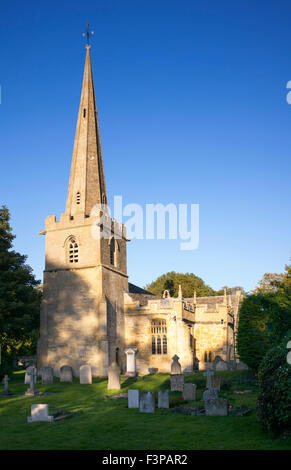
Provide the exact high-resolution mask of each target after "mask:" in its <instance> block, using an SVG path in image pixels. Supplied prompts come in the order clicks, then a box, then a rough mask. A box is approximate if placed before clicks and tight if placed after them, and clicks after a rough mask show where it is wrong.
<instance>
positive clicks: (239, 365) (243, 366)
mask: <svg viewBox="0 0 291 470" xmlns="http://www.w3.org/2000/svg"><path fill="white" fill-rule="evenodd" d="M236 368H237V370H248V366H247V365H246V364H245V363H244V362H242V361H239V362H237V364H236Z"/></svg>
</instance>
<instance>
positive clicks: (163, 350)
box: [150, 319, 168, 354]
mask: <svg viewBox="0 0 291 470" xmlns="http://www.w3.org/2000/svg"><path fill="white" fill-rule="evenodd" d="M150 333H151V338H152V354H167V353H168V351H167V322H166V320H161V319H155V320H152V321H151V329H150Z"/></svg>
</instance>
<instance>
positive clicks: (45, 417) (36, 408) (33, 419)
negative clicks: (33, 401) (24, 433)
mask: <svg viewBox="0 0 291 470" xmlns="http://www.w3.org/2000/svg"><path fill="white" fill-rule="evenodd" d="M53 420H54V417H53V416H49V414H48V405H40V404H38V405H31V416H28V418H27V422H28V423H38V422H48V423H52V422H53Z"/></svg>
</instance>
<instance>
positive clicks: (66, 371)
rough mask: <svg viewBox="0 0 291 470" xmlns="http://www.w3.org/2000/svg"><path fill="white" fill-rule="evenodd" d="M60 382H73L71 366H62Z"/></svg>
mask: <svg viewBox="0 0 291 470" xmlns="http://www.w3.org/2000/svg"><path fill="white" fill-rule="evenodd" d="M60 382H70V383H72V382H73V371H72V367H70V366H62V367H61V368H60Z"/></svg>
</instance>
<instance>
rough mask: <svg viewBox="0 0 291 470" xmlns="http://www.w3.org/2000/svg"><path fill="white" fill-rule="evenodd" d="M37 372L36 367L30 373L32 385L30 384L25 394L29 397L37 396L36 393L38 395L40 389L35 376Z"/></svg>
mask: <svg viewBox="0 0 291 470" xmlns="http://www.w3.org/2000/svg"><path fill="white" fill-rule="evenodd" d="M36 374H37V372H36V369H35V368H33V370H31V371H30V372H29V373H28V375H29V379H30V385H29V387H28V389H27V390H26V392H25V395H26V396H28V397H35V396H36V395H38V391H37V390H36V388H35V376H36Z"/></svg>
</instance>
